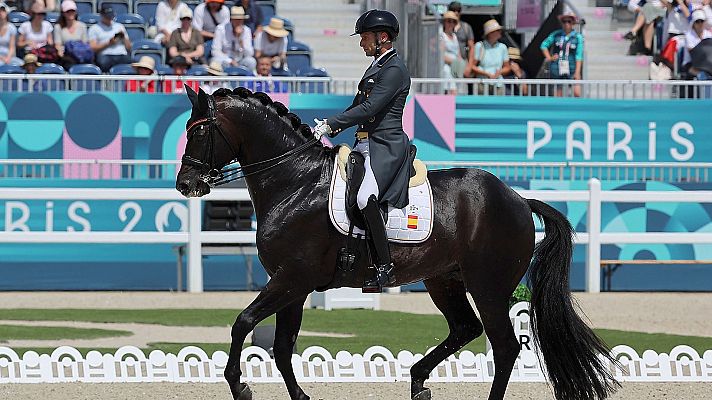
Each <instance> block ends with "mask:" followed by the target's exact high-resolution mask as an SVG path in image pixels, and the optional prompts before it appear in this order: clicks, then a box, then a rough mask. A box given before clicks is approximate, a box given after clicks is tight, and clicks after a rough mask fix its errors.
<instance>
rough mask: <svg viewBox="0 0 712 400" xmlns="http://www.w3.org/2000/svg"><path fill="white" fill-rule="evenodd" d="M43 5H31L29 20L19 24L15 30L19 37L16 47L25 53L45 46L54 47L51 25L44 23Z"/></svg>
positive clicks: (45, 13)
mask: <svg viewBox="0 0 712 400" xmlns="http://www.w3.org/2000/svg"><path fill="white" fill-rule="evenodd" d="M46 15H47V11H45V8H44V3H41V2H36V3H34V4H32V8H31V9H30V20H29V21H25V22H23V23H22V24H20V28H19V29H18V30H17V31H18V33H19V37H18V39H17V45H18V46H19V47H20V48H22V49H24V50H25V51H26V52H30V51H32V50H37V49H39V48H41V47H44V46H46V45H48V44H49V45H54V40H53V39H52V24H50V23H49V22H48V21H45V16H46Z"/></svg>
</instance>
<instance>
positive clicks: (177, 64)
mask: <svg viewBox="0 0 712 400" xmlns="http://www.w3.org/2000/svg"><path fill="white" fill-rule="evenodd" d="M171 67H173V75H174V76H184V75H185V73H186V72H187V71H188V67H189V65H188V60H187V59H186V58H185V57H183V56H176V57H174V58H173V60H172V61H171ZM184 85H188V86H190V87H191V88H192V89H193V90H195V91H196V92H197V91H198V89H199V88H200V85H199V84H198V81H194V80H186V81H184V80H182V79H181V80H168V79H167V80H164V81H163V93H185V86H184Z"/></svg>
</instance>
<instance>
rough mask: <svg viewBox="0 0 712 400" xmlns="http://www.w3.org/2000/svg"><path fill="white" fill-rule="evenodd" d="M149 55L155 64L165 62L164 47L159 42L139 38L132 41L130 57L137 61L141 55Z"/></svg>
mask: <svg viewBox="0 0 712 400" xmlns="http://www.w3.org/2000/svg"><path fill="white" fill-rule="evenodd" d="M143 55H145V56H151V57H152V58H153V59H154V60H155V61H156V64H165V59H166V56H165V49H164V48H163V46H161V44H160V43H156V42H154V41H153V40H148V39H139V40H136V41H135V42H133V45H132V47H131V58H132V59H133V60H135V61H138V59H139V58H141V56H143Z"/></svg>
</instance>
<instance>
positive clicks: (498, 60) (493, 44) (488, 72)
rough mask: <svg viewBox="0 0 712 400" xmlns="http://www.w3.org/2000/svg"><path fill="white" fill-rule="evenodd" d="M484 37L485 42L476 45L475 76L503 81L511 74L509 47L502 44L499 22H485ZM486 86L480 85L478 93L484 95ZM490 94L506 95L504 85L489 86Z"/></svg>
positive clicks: (492, 20)
mask: <svg viewBox="0 0 712 400" xmlns="http://www.w3.org/2000/svg"><path fill="white" fill-rule="evenodd" d="M483 36H484V37H485V39H484V40H482V41H479V42H477V43H476V44H475V68H474V71H475V76H477V77H478V78H488V79H501V78H502V76H504V75H507V74H509V70H510V68H509V53H508V52H507V46H506V45H505V44H504V43H500V42H499V39H500V38H501V37H502V26H501V25H500V24H499V22H497V20H494V19H491V20H489V21H487V22H485V25H484V30H483ZM484 91H485V85H483V84H479V85H478V92H479V93H480V94H484ZM489 93H490V94H499V95H501V94H504V87H503V86H502V85H499V84H498V85H489Z"/></svg>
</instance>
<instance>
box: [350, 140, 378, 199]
mask: <svg viewBox="0 0 712 400" xmlns="http://www.w3.org/2000/svg"><path fill="white" fill-rule="evenodd" d="M354 151H358V152H359V153H361V154H363V157H364V158H365V159H366V162H365V167H366V175H365V176H364V177H363V182H362V183H361V187H360V188H359V189H358V194H357V195H356V203H357V204H358V208H359V210H363V209H364V208H366V204H368V198H369V197H371V195H374V196H376V198H378V193H379V192H378V182H376V176H375V175H374V174H373V170H372V169H371V156H370V155H369V151H368V140H360V141H359V142H358V144H357V145H356V147H354Z"/></svg>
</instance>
